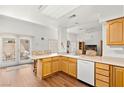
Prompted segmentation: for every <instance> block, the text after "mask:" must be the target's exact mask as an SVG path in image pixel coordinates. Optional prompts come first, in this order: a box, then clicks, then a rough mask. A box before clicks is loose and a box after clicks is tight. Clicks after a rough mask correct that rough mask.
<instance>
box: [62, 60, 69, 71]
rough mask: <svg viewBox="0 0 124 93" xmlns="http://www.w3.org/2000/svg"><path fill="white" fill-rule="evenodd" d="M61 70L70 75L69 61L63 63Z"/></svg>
mask: <svg viewBox="0 0 124 93" xmlns="http://www.w3.org/2000/svg"><path fill="white" fill-rule="evenodd" d="M61 70H62V71H63V72H65V73H68V62H67V61H62V63H61Z"/></svg>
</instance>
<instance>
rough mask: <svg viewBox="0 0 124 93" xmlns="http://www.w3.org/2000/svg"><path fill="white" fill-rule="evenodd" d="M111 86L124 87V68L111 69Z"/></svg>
mask: <svg viewBox="0 0 124 93" xmlns="http://www.w3.org/2000/svg"><path fill="white" fill-rule="evenodd" d="M112 84H113V86H114V87H124V68H122V67H116V66H114V67H113V83H112Z"/></svg>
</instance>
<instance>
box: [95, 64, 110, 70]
mask: <svg viewBox="0 0 124 93" xmlns="http://www.w3.org/2000/svg"><path fill="white" fill-rule="evenodd" d="M96 67H97V68H101V69H105V70H109V65H106V64H100V63H96Z"/></svg>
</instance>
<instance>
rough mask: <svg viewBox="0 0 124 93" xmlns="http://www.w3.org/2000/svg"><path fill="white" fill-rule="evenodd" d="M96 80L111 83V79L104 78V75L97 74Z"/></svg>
mask: <svg viewBox="0 0 124 93" xmlns="http://www.w3.org/2000/svg"><path fill="white" fill-rule="evenodd" d="M96 79H99V80H101V81H105V82H108V83H109V77H106V76H103V75H99V74H96Z"/></svg>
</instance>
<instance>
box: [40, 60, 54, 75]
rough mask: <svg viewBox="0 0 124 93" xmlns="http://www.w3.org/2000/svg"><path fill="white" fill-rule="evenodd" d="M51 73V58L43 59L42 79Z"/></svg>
mask: <svg viewBox="0 0 124 93" xmlns="http://www.w3.org/2000/svg"><path fill="white" fill-rule="evenodd" d="M51 73H52V69H51V58H45V59H42V77H45V76H48V75H50V74H51Z"/></svg>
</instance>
